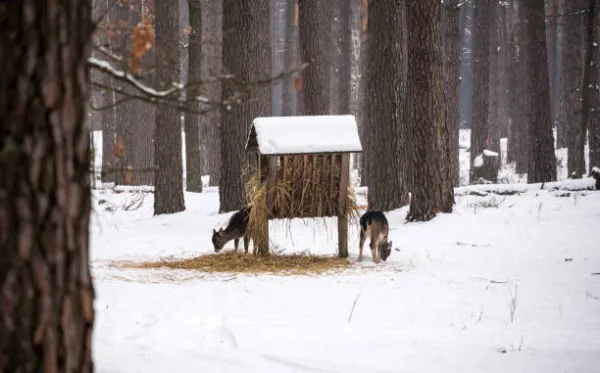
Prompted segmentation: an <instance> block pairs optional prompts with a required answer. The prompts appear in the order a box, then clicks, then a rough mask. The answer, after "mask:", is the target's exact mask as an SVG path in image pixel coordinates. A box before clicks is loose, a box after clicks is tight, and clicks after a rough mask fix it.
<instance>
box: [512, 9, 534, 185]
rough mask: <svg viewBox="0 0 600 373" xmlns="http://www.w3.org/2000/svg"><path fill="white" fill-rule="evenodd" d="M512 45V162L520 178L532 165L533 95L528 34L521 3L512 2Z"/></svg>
mask: <svg viewBox="0 0 600 373" xmlns="http://www.w3.org/2000/svg"><path fill="white" fill-rule="evenodd" d="M510 18H511V31H510V45H509V49H508V51H509V65H508V66H509V67H508V90H509V95H508V96H509V97H508V102H509V107H510V112H509V115H510V123H509V137H508V161H509V162H513V161H514V162H515V170H516V172H517V174H523V173H526V172H527V168H528V164H529V122H528V119H527V111H526V110H527V108H528V107H529V106H530V104H529V101H528V100H529V98H530V95H529V93H528V91H527V89H528V86H527V84H525V82H526V81H527V79H528V76H527V66H526V64H525V62H526V59H525V46H526V40H527V34H526V32H525V22H524V20H523V15H522V9H521V8H520V2H519V1H513V2H512V9H511V17H510Z"/></svg>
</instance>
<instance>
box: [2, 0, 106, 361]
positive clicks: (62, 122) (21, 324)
mask: <svg viewBox="0 0 600 373" xmlns="http://www.w3.org/2000/svg"><path fill="white" fill-rule="evenodd" d="M91 5H92V4H91V1H85V0H80V1H76V0H71V1H65V0H56V1H54V2H52V3H42V2H31V1H11V2H8V3H6V2H5V3H3V4H2V5H0V7H1V8H2V10H1V12H2V18H3V20H2V33H3V36H2V37H1V38H0V56H2V57H1V58H0V68H1V71H2V73H3V74H4V75H3V78H2V80H1V82H0V118H2V119H1V120H0V248H1V251H2V259H1V260H0V289H2V292H1V294H2V295H1V302H0V303H1V304H2V305H1V306H0V372H23V373H29V372H31V373H33V372H66V373H81V372H93V370H94V367H93V361H92V330H93V326H94V305H93V301H94V297H95V295H94V287H93V282H92V278H91V273H90V265H89V247H88V241H89V218H90V209H91V201H90V200H91V194H90V193H91V191H90V178H89V169H90V147H89V130H88V128H87V125H86V116H87V113H86V107H87V103H88V98H89V91H88V81H89V72H88V68H87V59H88V57H89V52H90V49H89V42H90V41H91V34H92V28H93V24H92V17H91V16H92V13H91ZM5 20H10V21H5ZM8 35H10V36H11V37H7V36H8ZM65 35H68V37H63V36H65Z"/></svg>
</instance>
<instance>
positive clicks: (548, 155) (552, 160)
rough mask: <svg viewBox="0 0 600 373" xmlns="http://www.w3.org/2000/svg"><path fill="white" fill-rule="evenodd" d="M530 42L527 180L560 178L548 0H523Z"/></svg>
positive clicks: (527, 59)
mask: <svg viewBox="0 0 600 373" xmlns="http://www.w3.org/2000/svg"><path fill="white" fill-rule="evenodd" d="M521 8H522V11H523V13H522V14H523V15H522V19H523V20H525V32H526V34H527V36H528V38H527V40H528V43H527V44H526V48H525V50H524V51H523V56H524V58H525V65H526V66H527V76H528V79H527V80H526V82H527V91H528V94H529V101H528V103H529V106H528V108H527V114H528V115H527V118H528V123H529V138H530V139H531V140H532V141H530V142H529V149H530V150H529V167H528V170H527V182H528V183H539V182H546V181H554V180H556V157H555V155H554V135H553V134H552V122H551V121H550V87H549V78H548V55H547V49H546V37H545V36H546V35H545V31H544V30H545V11H544V3H543V2H541V1H538V2H533V1H528V0H523V5H522V6H521ZM534 139H535V141H533V140H534Z"/></svg>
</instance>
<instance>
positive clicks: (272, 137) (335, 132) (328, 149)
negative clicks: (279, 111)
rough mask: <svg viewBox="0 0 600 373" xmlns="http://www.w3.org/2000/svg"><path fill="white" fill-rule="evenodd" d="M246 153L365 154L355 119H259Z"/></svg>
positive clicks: (306, 116) (334, 117)
mask: <svg viewBox="0 0 600 373" xmlns="http://www.w3.org/2000/svg"><path fill="white" fill-rule="evenodd" d="M246 150H253V151H258V152H259V153H260V154H263V155H284V154H285V155H287V154H315V153H356V152H361V151H362V146H361V144H360V138H359V137H358V128H357V126H356V119H354V116H353V115H304V116H295V117H293V116H285V117H259V118H255V119H254V121H253V122H252V128H251V129H250V135H249V136H248V141H247V142H246Z"/></svg>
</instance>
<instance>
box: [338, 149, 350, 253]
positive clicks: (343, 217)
mask: <svg viewBox="0 0 600 373" xmlns="http://www.w3.org/2000/svg"><path fill="white" fill-rule="evenodd" d="M341 157H342V162H341V166H340V192H339V209H338V256H339V257H340V258H347V257H348V216H347V214H346V196H347V194H348V183H349V182H350V173H349V168H350V154H348V153H342V154H341Z"/></svg>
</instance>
